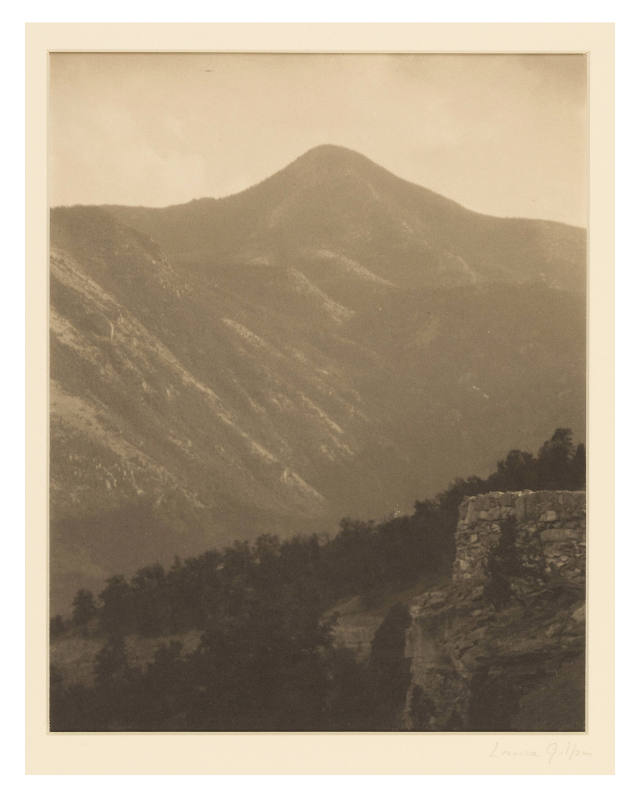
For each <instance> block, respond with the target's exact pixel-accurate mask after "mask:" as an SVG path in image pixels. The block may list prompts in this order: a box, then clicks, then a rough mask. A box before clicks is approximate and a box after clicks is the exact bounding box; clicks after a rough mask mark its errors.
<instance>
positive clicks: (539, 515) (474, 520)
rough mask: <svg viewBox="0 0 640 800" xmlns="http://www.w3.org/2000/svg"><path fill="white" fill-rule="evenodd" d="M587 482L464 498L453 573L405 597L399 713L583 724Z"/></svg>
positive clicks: (491, 724)
mask: <svg viewBox="0 0 640 800" xmlns="http://www.w3.org/2000/svg"><path fill="white" fill-rule="evenodd" d="M584 588H585V493H584V492H568V491H538V492H505V493H502V492H494V493H491V494H485V495H479V496H477V497H471V498H467V499H466V500H464V501H463V503H462V504H461V506H460V512H459V521H458V527H457V530H456V559H455V563H454V567H453V574H452V581H451V583H450V585H448V586H447V587H444V588H440V589H438V590H435V591H430V592H427V593H425V594H423V595H421V596H420V597H417V598H416V599H415V600H414V601H413V603H412V604H411V606H410V613H411V618H412V622H411V625H410V628H409V630H408V632H407V638H406V649H405V656H406V657H407V658H408V659H410V668H411V682H410V685H409V688H408V692H407V696H406V703H405V708H404V712H403V713H404V719H403V725H402V727H404V728H405V729H409V730H433V731H454V730H467V731H474V730H475V731H496V730H502V731H533V730H540V731H544V730H547V731H580V730H584V647H585V596H584Z"/></svg>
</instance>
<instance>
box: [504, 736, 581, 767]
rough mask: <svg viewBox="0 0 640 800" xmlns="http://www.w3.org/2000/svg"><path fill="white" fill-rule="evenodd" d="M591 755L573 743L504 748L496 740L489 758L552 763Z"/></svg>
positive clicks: (550, 743)
mask: <svg viewBox="0 0 640 800" xmlns="http://www.w3.org/2000/svg"><path fill="white" fill-rule="evenodd" d="M591 755H592V753H591V752H590V751H588V750H584V749H583V748H582V747H579V746H578V745H577V744H575V742H571V741H569V742H549V744H547V745H546V746H545V747H543V748H540V749H529V748H511V747H505V746H504V745H502V744H501V743H500V741H498V740H496V742H495V744H494V746H493V748H492V750H491V752H490V753H489V758H544V759H546V761H547V763H549V764H553V762H554V761H574V760H575V759H579V758H585V757H587V758H588V757H590V756H591Z"/></svg>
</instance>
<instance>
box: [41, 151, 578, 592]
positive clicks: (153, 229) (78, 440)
mask: <svg viewBox="0 0 640 800" xmlns="http://www.w3.org/2000/svg"><path fill="white" fill-rule="evenodd" d="M491 230H494V231H495V236H494V237H493V238H492V236H491V233H490V231H491ZM474 231H475V233H473V232H474ZM518 231H520V233H517V232H518ZM474 236H475V237H476V238H475V239H474V238H473V237H474ZM510 237H511V238H510ZM509 242H511V244H509ZM474 243H475V244H478V248H477V252H476V249H475V245H474ZM518 243H519V248H520V255H519V256H518V257H517V258H516V257H513V259H511V257H510V256H509V253H510V252H511V251H510V250H509V248H512V251H513V252H515V248H516V245H517V244H518ZM480 244H481V245H482V247H480ZM583 247H584V233H583V232H581V231H576V230H574V229H571V228H566V226H559V225H555V224H554V223H538V222H531V221H522V220H495V219H492V218H489V217H482V216H481V215H477V214H472V213H471V212H468V211H466V210H465V209H462V208H461V207H460V206H457V205H456V204H454V203H451V202H450V201H448V200H446V199H445V198H441V197H439V196H438V195H435V194H433V193H431V192H429V191H427V190H426V189H421V188H420V187H416V186H413V185H412V184H408V183H406V182H405V181H401V180H400V179H397V178H395V177H394V176H392V175H390V174H389V173H387V172H386V171H384V170H382V169H381V168H379V167H376V166H375V165H373V164H372V163H371V162H369V161H368V160H367V159H365V158H364V157H362V156H358V155H357V154H353V153H351V152H350V151H343V150H342V149H340V148H319V149H316V150H314V151H311V153H309V154H307V155H306V156H303V157H302V158H301V159H299V160H298V161H297V162H294V164H292V165H290V166H289V167H287V168H285V170H283V171H282V172H280V173H278V174H277V175H275V176H273V177H272V178H270V179H268V180H267V181H265V182H264V183H262V184H260V185H259V186H257V187H253V188H252V189H249V190H247V191H246V192H244V193H242V194H240V195H236V196H234V197H231V198H227V199H225V200H220V201H216V200H202V201H194V203H191V204H187V205H185V206H178V207H173V208H169V209H160V210H158V209H127V208H110V209H105V208H96V207H93V208H89V207H74V208H60V209H54V210H53V211H52V214H51V379H52V384H51V399H52V404H51V413H52V416H51V524H52V537H53V538H52V569H53V575H54V577H53V580H52V590H53V599H54V602H58V603H60V604H65V603H67V602H68V600H69V598H70V596H71V595H72V594H73V592H74V591H75V589H76V588H77V585H78V584H79V583H83V584H84V585H89V584H90V583H91V581H93V584H91V585H93V586H94V587H98V586H99V583H100V581H101V580H102V578H103V576H104V575H105V574H108V573H112V572H114V571H127V570H131V569H134V568H136V567H137V566H139V565H140V564H142V563H146V562H148V561H150V560H153V559H154V558H158V559H161V560H167V559H169V558H171V557H172V556H173V554H175V553H180V554H182V555H186V554H188V553H194V552H197V551H199V550H201V549H203V548H204V547H208V546H213V545H219V544H221V543H224V542H228V541H230V540H231V539H233V538H236V537H239V538H248V537H251V536H253V535H255V534H257V533H259V532H262V531H276V532H279V533H283V534H289V533H292V532H294V531H296V530H310V529H316V530H317V529H328V530H332V529H333V527H334V526H335V524H336V522H337V520H338V519H339V518H340V517H342V516H345V515H354V516H355V515H357V516H366V517H376V516H377V517H379V516H383V515H384V514H387V513H389V512H392V511H393V510H394V509H400V510H406V509H408V508H410V507H411V504H412V503H413V501H414V500H415V499H416V498H421V497H425V496H426V495H428V494H432V493H433V492H435V491H438V490H440V489H442V488H443V487H444V486H445V485H446V484H447V483H448V482H449V481H450V480H451V479H452V478H453V477H454V476H456V475H459V474H464V475H466V474H469V473H470V472H473V471H477V472H480V473H482V472H484V471H487V470H488V469H490V468H491V466H492V465H493V463H494V462H495V459H496V458H497V457H498V456H500V455H501V454H502V453H503V452H504V451H505V450H507V449H509V448H510V447H522V448H532V447H537V445H538V443H539V442H540V441H542V440H544V439H545V438H546V437H547V436H548V435H549V433H550V431H552V430H554V429H555V428H556V427H559V426H568V427H572V428H573V429H574V431H575V433H576V437H577V438H582V437H583V431H584V414H585V401H584V385H585V384H584V380H585V302H584V295H583V294H582V293H581V292H579V291H569V290H566V289H561V288H558V286H564V285H566V286H573V287H575V286H580V285H581V283H582V282H583V280H584V260H583V257H582V255H581V254H582V252H583V249H582V248H583ZM483 248H484V249H483ZM461 253H464V255H460V254H461ZM508 256H509V257H508ZM462 261H464V265H463V264H462ZM56 598H57V599H56Z"/></svg>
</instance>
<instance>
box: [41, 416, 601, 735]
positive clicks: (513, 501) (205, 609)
mask: <svg viewBox="0 0 640 800" xmlns="http://www.w3.org/2000/svg"><path fill="white" fill-rule="evenodd" d="M584 473H585V464H584V448H583V447H582V446H581V445H579V446H578V447H575V446H574V445H573V444H572V441H571V434H570V432H569V431H568V430H566V429H559V430H558V431H556V433H555V434H554V435H553V437H552V438H551V439H550V440H549V441H547V442H545V444H544V445H543V446H542V447H541V448H540V450H539V453H538V455H537V457H534V456H532V455H531V454H528V453H523V452H520V451H511V452H510V453H509V454H508V456H507V457H506V458H505V459H504V460H503V461H500V462H499V464H498V468H497V470H496V471H495V472H494V473H493V474H492V475H491V476H490V477H489V478H487V479H484V480H483V479H480V478H476V477H473V478H468V479H467V480H459V481H456V482H454V483H453V484H452V485H451V487H450V488H449V490H447V492H444V493H443V494H441V495H439V496H438V497H437V498H436V499H435V500H434V501H425V502H420V503H416V507H415V512H414V514H413V515H411V516H405V517H396V518H390V519H387V520H385V521H383V522H381V523H378V524H375V523H373V522H368V523H366V522H358V521H355V520H344V521H343V523H342V525H341V529H340V532H339V533H338V535H337V536H335V537H334V538H333V539H330V540H327V539H323V538H322V537H319V536H317V535H313V536H307V537H294V538H293V539H288V540H282V541H281V540H280V539H278V537H275V536H262V537H260V538H258V539H257V540H256V541H255V542H254V543H253V544H250V543H248V542H237V543H236V544H234V545H233V546H231V547H228V548H226V549H225V550H223V551H209V552H207V553H204V554H203V555H201V556H199V557H196V558H191V559H187V560H186V561H184V562H182V561H179V560H176V562H175V564H174V566H173V567H172V568H171V570H169V571H165V570H164V569H163V568H162V567H161V566H159V565H156V566H151V567H146V568H144V569H141V570H139V571H138V573H137V574H136V575H135V576H134V578H133V579H132V580H131V581H128V580H126V579H125V578H124V577H123V576H114V577H112V578H110V579H109V581H108V582H107V586H106V588H105V590H104V591H103V592H102V593H101V595H100V597H99V600H98V601H97V602H96V600H95V599H94V597H93V595H92V594H91V593H90V592H88V591H86V590H85V591H81V592H78V594H77V595H76V598H75V601H74V614H73V618H72V619H71V620H64V619H62V618H56V619H55V620H53V621H52V656H51V663H52V678H51V727H52V730H59V731H66V730H68V731H73V730H75V731H83V730H87V731H99V730H106V731H114V730H128V731H134V730H140V731H146V730H148V731H153V730H158V731H168V730H176V731H190V730H193V731H205V730H211V731H216V730H217V731H225V730H228V731H242V730H246V731H268V730H280V731H285V730H291V731H296V730H298V731H302V730H317V731H321V730H335V731H341V730H344V731H348V730H351V731H357V730H362V731H366V730H380V731H381V730H390V731H392V730H434V731H456V730H486V731H494V730H505V731H507V730H512V731H517V730H523V731H524V730H557V731H560V730H575V731H579V730H583V727H584V569H585V557H584V516H585V508H584V504H585V500H584V491H576V490H579V489H583V488H584ZM523 486H525V487H532V489H533V490H532V489H531V488H528V489H527V491H523V490H522V487H523ZM479 493H480V494H479ZM469 495H474V496H472V497H469ZM349 597H351V598H353V602H355V601H356V600H357V602H358V603H359V604H360V605H361V606H362V607H363V608H364V609H365V611H366V612H367V614H368V615H369V617H370V618H374V619H375V618H376V617H378V619H379V624H378V625H377V626H376V629H374V631H372V635H371V639H370V642H369V643H368V645H367V647H368V649H367V652H366V653H365V655H364V657H363V654H362V652H359V651H355V650H354V649H352V648H350V647H348V646H347V647H345V646H344V642H343V643H342V644H340V643H339V637H337V636H336V632H337V630H338V629H339V628H340V625H341V624H343V621H342V620H341V619H340V614H341V612H340V610H339V609H340V608H341V607H342V606H343V605H344V604H343V602H342V601H344V599H345V598H349ZM353 602H352V603H351V605H353ZM341 604H342V605H341Z"/></svg>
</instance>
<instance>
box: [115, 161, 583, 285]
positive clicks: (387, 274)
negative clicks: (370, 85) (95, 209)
mask: <svg viewBox="0 0 640 800" xmlns="http://www.w3.org/2000/svg"><path fill="white" fill-rule="evenodd" d="M109 211H110V212H111V213H113V214H114V215H115V216H117V217H118V218H119V219H121V220H122V221H124V222H126V223H128V224H130V225H132V226H133V227H135V228H136V229H138V230H141V231H144V232H146V233H148V234H149V235H151V236H152V237H153V238H154V239H155V240H156V241H158V242H159V243H160V244H161V246H162V247H164V248H165V250H166V251H167V253H168V254H169V255H170V256H180V257H181V258H184V259H186V260H190V261H193V262H205V263H206V262H208V261H211V262H217V261H220V260H230V261H233V262H239V261H255V262H256V263H260V264H263V265H265V266H266V265H269V264H279V263H285V262H287V261H290V260H296V261H302V262H304V263H308V264H309V265H310V266H311V267H313V268H314V270H320V269H322V270H325V269H326V268H327V264H330V265H331V269H332V270H340V269H345V261H344V260H345V258H347V259H349V260H350V261H351V262H353V264H354V265H356V267H357V266H360V267H361V268H364V269H365V270H367V271H368V272H370V273H373V275H374V276H376V277H378V278H381V279H383V280H386V281H390V282H391V283H393V284H397V285H400V286H405V287H414V286H430V287H442V286H459V285H469V284H475V283H480V282H486V281H506V282H509V283H517V284H521V283H526V282H530V281H536V282H542V283H545V284H546V285H548V286H553V287H555V288H564V289H578V290H583V289H584V278H585V273H584V264H585V252H586V250H585V247H586V239H585V233H584V231H583V230H581V229H579V228H573V227H571V226H568V225H561V224H559V223H554V222H544V221H540V220H523V219H500V218H497V217H490V216H486V215H483V214H477V213H475V212H472V211H469V210H467V209H465V208H463V207H462V206H460V205H458V204H457V203H454V202H452V201H451V200H448V199H446V198H444V197H442V196H440V195H438V194H435V193H434V192H431V191H429V190H428V189H425V188H423V187H421V186H417V185H415V184H412V183H409V182H407V181H404V180H402V179H400V178H397V177H396V176H395V175H392V174H391V173H390V172H388V171H387V170H385V169H383V168H382V167H379V166H378V165H376V164H374V163H373V162H372V161H370V160H369V159H367V158H365V157H364V156H362V155H360V154H358V153H355V152H353V151H350V150H347V149H345V148H341V147H336V146H333V145H323V146H320V147H317V148H314V149H313V150H311V151H309V152H308V153H306V154H305V155H303V156H301V157H300V158H299V159H297V160H296V161H294V162H293V163H292V164H290V165H288V166H287V167H285V168H284V169H283V170H281V171H280V172H278V173H276V174H275V175H273V176H272V177H270V178H268V179H267V180H265V181H263V182H262V183H260V184H258V185H257V186H254V187H251V188H250V189H247V190H246V191H244V192H241V193H239V194H237V195H233V196H231V197H227V198H223V199H221V200H213V199H202V200H194V201H192V202H191V203H187V204H184V205H179V206H172V207H169V208H165V209H150V208H146V209H145V208H126V207H115V206H112V207H109Z"/></svg>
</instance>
